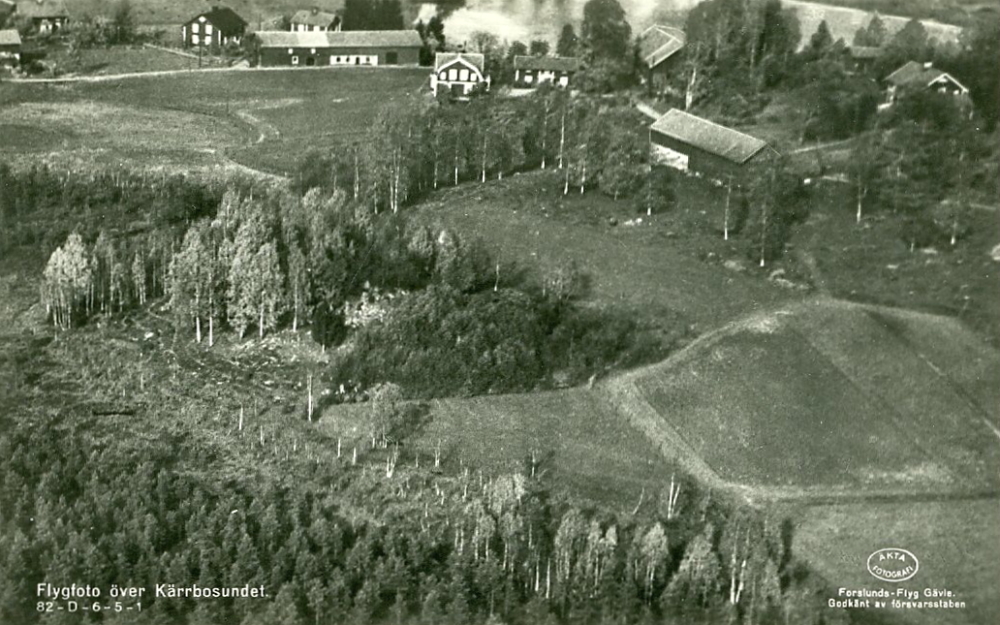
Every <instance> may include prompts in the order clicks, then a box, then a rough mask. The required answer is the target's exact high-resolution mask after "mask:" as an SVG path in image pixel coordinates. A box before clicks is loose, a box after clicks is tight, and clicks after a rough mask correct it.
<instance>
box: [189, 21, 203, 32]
mask: <svg viewBox="0 0 1000 625" xmlns="http://www.w3.org/2000/svg"><path fill="white" fill-rule="evenodd" d="M191 32H193V33H200V32H201V24H199V23H198V22H195V23H194V24H191Z"/></svg>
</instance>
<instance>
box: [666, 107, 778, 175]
mask: <svg viewBox="0 0 1000 625" xmlns="http://www.w3.org/2000/svg"><path fill="white" fill-rule="evenodd" d="M651 130H655V131H656V132H658V133H660V134H663V135H666V136H668V137H671V138H673V139H676V140H678V141H681V142H683V143H687V144H689V145H692V146H694V147H696V148H700V149H702V150H704V151H706V152H708V153H710V154H715V155H716V156H719V157H722V158H724V159H726V160H728V161H732V162H734V163H738V164H742V163H745V162H747V161H748V160H750V158H751V157H753V156H754V155H755V154H757V153H758V152H760V151H761V150H763V149H764V148H766V147H767V142H765V141H763V140H761V139H758V138H756V137H751V136H750V135H746V134H743V133H742V132H739V131H737V130H733V129H732V128H726V127H725V126H720V125H719V124H716V123H715V122H710V121H708V120H707V119H702V118H701V117H696V116H694V115H691V114H690V113H685V112H684V111H681V110H679V109H670V110H669V111H667V113H666V115H664V116H663V117H661V118H659V119H658V120H656V121H655V122H653V125H652V126H651Z"/></svg>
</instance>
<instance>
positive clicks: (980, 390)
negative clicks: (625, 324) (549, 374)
mask: <svg viewBox="0 0 1000 625" xmlns="http://www.w3.org/2000/svg"><path fill="white" fill-rule="evenodd" d="M998 377H1000V356H998V354H997V353H996V352H995V351H993V350H991V349H990V348H987V347H985V346H982V345H981V344H980V343H979V342H978V341H977V338H976V337H975V336H974V335H973V334H971V333H970V332H969V331H968V330H966V329H964V328H963V327H962V326H961V325H960V324H959V323H958V322H956V321H954V320H952V319H948V318H943V317H937V316H933V315H926V314H919V313H912V312H904V311H897V310H890V309H882V308H876V307H869V306H861V305H855V304H848V303H845V302H836V301H829V300H821V301H818V302H813V303H807V304H803V305H798V306H790V307H786V308H784V309H779V310H778V311H776V312H773V313H770V314H766V315H756V316H753V317H751V318H749V319H746V320H744V321H741V322H737V323H735V324H731V325H730V326H727V327H726V328H724V329H723V330H721V331H719V332H717V333H714V334H712V335H710V336H708V337H706V338H705V339H703V340H701V341H698V342H697V343H695V344H693V345H692V346H691V347H690V348H688V349H686V350H685V351H684V352H683V353H681V354H679V355H678V356H677V357H675V358H672V359H670V360H668V361H666V362H664V363H660V364H657V365H653V366H651V367H647V368H645V369H642V370H640V371H637V372H635V373H633V374H630V375H626V376H621V377H619V378H616V379H614V380H611V381H610V382H609V383H608V385H607V387H608V390H609V392H610V393H611V394H612V395H616V396H619V397H622V398H624V399H623V400H622V401H620V402H619V403H620V405H622V406H625V407H626V409H629V408H628V407H629V406H632V408H631V410H633V412H636V413H639V412H642V411H643V410H645V411H646V412H647V413H649V414H655V415H657V416H658V417H659V420H656V419H653V418H646V419H645V420H644V421H638V422H643V423H645V427H644V429H645V430H646V432H647V435H648V436H650V437H651V438H652V439H653V440H654V441H656V442H659V443H660V444H661V445H667V446H668V447H670V448H673V449H676V450H677V451H678V453H684V454H686V455H688V456H693V457H697V458H699V459H700V460H701V461H703V462H704V463H705V464H706V465H708V466H709V467H711V469H712V471H713V472H714V473H715V475H716V477H717V478H718V479H719V480H721V481H724V482H730V483H739V484H743V485H746V486H754V487H767V488H768V489H769V490H770V491H771V493H772V494H788V493H791V492H793V491H794V490H797V489H805V490H807V491H814V493H815V494H820V493H823V494H831V493H835V492H841V493H842V494H848V493H860V492H876V491H877V492H883V493H885V492H889V491H891V492H914V491H918V492H928V491H930V492H956V491H969V490H972V491H977V490H980V489H993V488H995V487H996V486H997V482H998V480H997V475H996V471H995V467H996V466H997V463H998V461H1000V431H998V429H997V420H998V406H1000V391H998V389H996V388H995V384H991V383H990V382H991V381H995V380H996V379H998ZM637 403H639V407H638V408H636V407H635V405H636V404H637ZM647 407H648V408H647ZM709 477H710V476H709Z"/></svg>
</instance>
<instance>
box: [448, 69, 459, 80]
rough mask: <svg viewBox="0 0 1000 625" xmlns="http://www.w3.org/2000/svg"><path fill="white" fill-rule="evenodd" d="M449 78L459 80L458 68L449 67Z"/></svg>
mask: <svg viewBox="0 0 1000 625" xmlns="http://www.w3.org/2000/svg"><path fill="white" fill-rule="evenodd" d="M448 80H458V70H457V69H449V70H448Z"/></svg>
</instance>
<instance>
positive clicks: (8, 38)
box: [0, 28, 21, 46]
mask: <svg viewBox="0 0 1000 625" xmlns="http://www.w3.org/2000/svg"><path fill="white" fill-rule="evenodd" d="M19 45H21V35H19V34H18V32H17V31H16V30H14V29H13V28H11V29H9V30H0V46H19Z"/></svg>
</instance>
